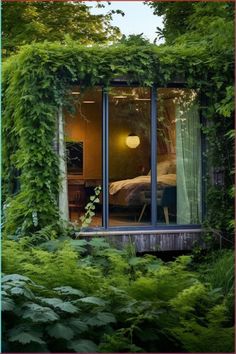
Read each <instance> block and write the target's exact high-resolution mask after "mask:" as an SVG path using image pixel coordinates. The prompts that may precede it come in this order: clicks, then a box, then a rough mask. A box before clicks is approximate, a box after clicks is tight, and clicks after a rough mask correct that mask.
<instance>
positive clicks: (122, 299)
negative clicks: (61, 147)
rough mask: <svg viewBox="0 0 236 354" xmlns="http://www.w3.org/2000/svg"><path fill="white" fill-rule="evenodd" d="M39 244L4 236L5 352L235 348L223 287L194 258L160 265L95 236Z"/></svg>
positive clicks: (174, 350) (193, 350) (208, 350)
mask: <svg viewBox="0 0 236 354" xmlns="http://www.w3.org/2000/svg"><path fill="white" fill-rule="evenodd" d="M55 241H58V240H55ZM70 241H71V242H70ZM73 242H74V243H73ZM76 243H80V249H79V250H78V248H77V245H76ZM44 246H45V245H44V244H42V245H41V246H40V247H39V246H38V247H36V248H31V247H29V246H28V244H27V242H25V240H24V239H23V238H22V239H21V240H20V241H19V242H16V241H4V242H3V270H4V272H5V274H4V276H3V279H2V285H3V292H2V296H3V302H2V310H3V318H4V325H5V327H4V334H3V336H4V342H5V346H6V348H7V351H17V352H19V351H20V352H27V351H29V352H58V351H64V352H68V351H73V352H89V351H92V352H96V351H98V352H170V351H173V352H186V351H191V352H196V351H198V352H214V351H217V352H227V351H233V329H232V324H233V319H231V318H229V309H228V307H227V306H228V305H227V301H226V297H225V293H224V290H223V289H220V288H219V286H218V285H219V284H218V283H217V282H215V283H214V285H213V284H211V285H210V284H209V283H208V279H207V277H206V278H205V277H204V273H203V272H202V273H201V274H199V273H198V272H196V271H193V270H190V266H191V257H189V256H181V257H179V258H177V259H176V261H173V262H170V263H166V264H164V263H163V262H162V261H161V260H160V259H157V258H156V257H155V256H150V255H145V256H143V257H142V258H140V257H136V256H135V255H132V256H131V253H130V250H127V251H126V250H123V251H119V250H117V249H114V248H112V247H111V246H110V245H109V243H107V242H106V241H105V240H104V239H100V238H98V239H96V238H94V239H93V240H92V241H90V242H88V241H85V240H67V241H61V242H60V244H57V247H56V249H55V250H53V251H52V250H50V251H45V247H44ZM88 246H89V247H88ZM12 252H14V259H13V257H12ZM212 267H213V268H214V265H213V266H212ZM16 269H17V271H18V274H15V270H16ZM214 334H216V335H217V338H216V337H215V335H214ZM217 346H218V347H217Z"/></svg>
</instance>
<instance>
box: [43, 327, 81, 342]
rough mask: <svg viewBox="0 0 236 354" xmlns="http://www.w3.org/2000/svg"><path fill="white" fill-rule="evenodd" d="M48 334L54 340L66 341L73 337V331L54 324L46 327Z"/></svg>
mask: <svg viewBox="0 0 236 354" xmlns="http://www.w3.org/2000/svg"><path fill="white" fill-rule="evenodd" d="M47 330H48V334H49V335H50V336H51V337H54V338H63V339H66V340H71V339H72V338H73V337H74V331H73V330H72V329H71V328H70V327H68V326H65V325H63V324H62V323H55V324H53V325H50V326H48V327H47Z"/></svg>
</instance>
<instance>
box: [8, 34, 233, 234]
mask: <svg viewBox="0 0 236 354" xmlns="http://www.w3.org/2000/svg"><path fill="white" fill-rule="evenodd" d="M232 58H233V51H232V53H231V52H226V53H225V56H224V57H222V56H221V57H218V56H217V53H214V52H209V50H208V48H204V46H201V47H198V46H197V45H194V46H192V47H186V46H181V45H180V44H176V45H175V46H170V47H168V46H160V47H157V46H155V45H151V44H145V45H142V46H135V45H129V46H128V45H125V44H119V45H113V46H106V47H104V46H93V47H86V46H80V45H78V44H77V43H75V42H72V41H70V42H69V43H66V45H60V44H56V43H53V44H52V43H46V42H45V43H42V44H32V45H29V46H25V47H24V48H23V49H22V50H21V52H20V53H19V54H18V55H16V56H13V57H12V58H10V59H9V60H8V61H7V62H5V63H4V68H3V95H4V97H3V116H2V117H3V171H4V175H3V196H4V198H3V199H4V205H5V208H4V218H5V219H4V221H5V230H6V233H7V234H8V235H9V234H10V235H15V234H27V233H28V234H31V233H32V232H35V231H38V230H40V229H42V228H44V227H45V226H47V225H49V224H53V225H55V227H56V228H57V229H58V228H60V214H59V210H58V206H57V198H58V192H59V188H60V176H59V167H58V156H57V154H56V152H55V150H54V148H53V146H54V137H55V131H56V121H57V119H56V117H57V111H58V107H59V106H61V105H68V104H69V99H68V95H67V93H68V92H69V90H70V88H71V87H72V86H73V85H79V86H80V87H81V88H87V87H92V86H95V85H102V86H103V87H105V88H106V87H108V86H109V84H110V83H111V81H112V80H114V79H115V78H120V77H122V78H124V79H125V80H126V81H128V82H130V83H131V82H136V83H137V84H139V85H141V86H151V85H152V84H154V83H155V84H157V85H158V86H159V87H160V86H161V87H166V86H167V85H168V84H169V83H170V82H171V83H172V84H173V85H174V84H175V85H176V86H177V85H178V83H179V82H180V81H182V82H183V81H184V82H185V83H186V85H187V86H188V87H191V88H195V89H199V91H200V92H201V94H202V95H203V96H204V98H205V101H202V102H204V104H203V105H202V106H201V113H202V117H203V118H204V120H205V121H207V122H211V124H208V125H207V126H205V128H204V133H205V134H206V136H207V140H208V143H207V150H209V151H207V155H208V158H209V161H210V164H211V165H212V164H213V165H215V166H216V167H218V165H219V164H220V166H221V167H223V168H224V171H225V181H226V188H225V187H217V188H214V187H212V188H213V189H214V191H212V190H211V189H209V193H210V195H211V196H212V195H213V193H218V195H219V197H218V198H217V200H219V201H224V210H223V212H224V213H225V210H226V209H227V210H228V214H229V215H228V214H227V217H225V215H222V212H220V211H219V205H218V203H215V205H213V204H214V203H213V204H212V202H210V203H211V208H210V209H209V210H210V212H209V215H208V216H209V220H210V222H213V223H214V222H215V221H214V220H217V227H219V228H224V229H225V228H227V225H228V224H227V225H225V222H226V221H227V222H228V220H230V218H232V208H231V207H230V205H231V197H230V196H229V193H228V190H227V188H228V186H230V185H231V184H232V183H231V180H232V176H231V172H230V168H229V167H230V166H231V162H230V161H231V160H232V140H230V139H231V138H230V137H229V136H227V133H228V132H229V131H230V129H232V120H231V117H232V112H233V104H232V102H233V90H232V87H233V81H232V72H233V67H234V66H233V59H232ZM219 136H220V137H221V138H219ZM17 173H18V175H19V177H16V175H17ZM18 179H19V182H20V190H17V188H16V185H17V183H16V182H17V180H18ZM208 197H209V196H208ZM209 200H210V201H211V198H210V199H209Z"/></svg>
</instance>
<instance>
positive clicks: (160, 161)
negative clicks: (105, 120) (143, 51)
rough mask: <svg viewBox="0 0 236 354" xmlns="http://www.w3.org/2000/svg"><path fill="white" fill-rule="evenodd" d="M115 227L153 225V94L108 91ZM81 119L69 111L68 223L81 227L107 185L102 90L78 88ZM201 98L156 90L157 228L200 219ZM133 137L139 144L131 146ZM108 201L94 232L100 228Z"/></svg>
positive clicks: (184, 92)
mask: <svg viewBox="0 0 236 354" xmlns="http://www.w3.org/2000/svg"><path fill="white" fill-rule="evenodd" d="M108 95H109V107H108V109H109V142H108V144H109V145H108V146H109V156H108V161H109V226H110V227H112V226H141V225H147V226H148V225H150V224H151V190H150V186H151V173H150V159H151V134H150V130H151V120H150V115H151V114H150V111H151V90H150V88H141V87H112V88H110V90H109V93H108ZM71 97H72V98H73V101H74V107H75V112H74V113H69V112H67V111H66V110H65V111H64V115H65V140H66V149H67V181H68V200H69V217H70V220H71V221H72V222H78V221H79V217H80V216H81V215H82V214H83V213H84V208H85V206H86V204H87V203H88V201H89V198H90V196H92V195H93V191H94V188H95V187H96V186H98V185H102V170H103V169H102V115H103V101H102V88H101V87H95V88H93V89H90V90H87V91H86V92H82V91H80V89H79V88H78V87H77V88H73V90H72V91H71ZM195 98H196V93H195V92H194V91H192V90H186V89H175V88H161V89H157V144H156V145H157V152H156V153H157V155H156V156H157V196H156V198H155V199H156V205H157V222H158V224H160V225H161V224H163V225H165V224H190V223H198V222H199V221H200V219H201V215H200V214H201V211H200V210H201V207H200V204H201V200H200V195H201V193H200V173H201V171H200V151H199V149H198V148H197V146H200V143H199V140H200V126H199V123H198V122H199V117H198V112H197V106H196V105H195V104H194V100H195ZM130 136H132V138H134V139H133V140H136V144H135V145H134V146H132V147H130V146H128V145H129V144H127V140H128V138H129V137H130ZM102 224H103V221H102V197H100V203H99V204H98V205H97V206H96V210H95V216H94V217H93V220H92V225H91V226H92V227H101V226H102Z"/></svg>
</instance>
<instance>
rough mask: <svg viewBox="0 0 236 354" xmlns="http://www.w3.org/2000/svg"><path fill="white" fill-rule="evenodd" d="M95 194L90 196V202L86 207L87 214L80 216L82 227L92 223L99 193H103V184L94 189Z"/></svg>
mask: <svg viewBox="0 0 236 354" xmlns="http://www.w3.org/2000/svg"><path fill="white" fill-rule="evenodd" d="M94 193H95V195H92V196H91V197H90V202H89V203H88V204H87V205H86V207H85V210H86V211H85V214H84V215H83V216H81V217H80V220H81V222H82V224H81V229H83V228H85V227H87V226H89V225H90V224H91V221H92V218H93V216H94V215H95V212H94V211H95V208H96V206H95V205H96V204H97V203H99V194H100V193H101V186H98V187H96V188H95V189H94Z"/></svg>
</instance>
